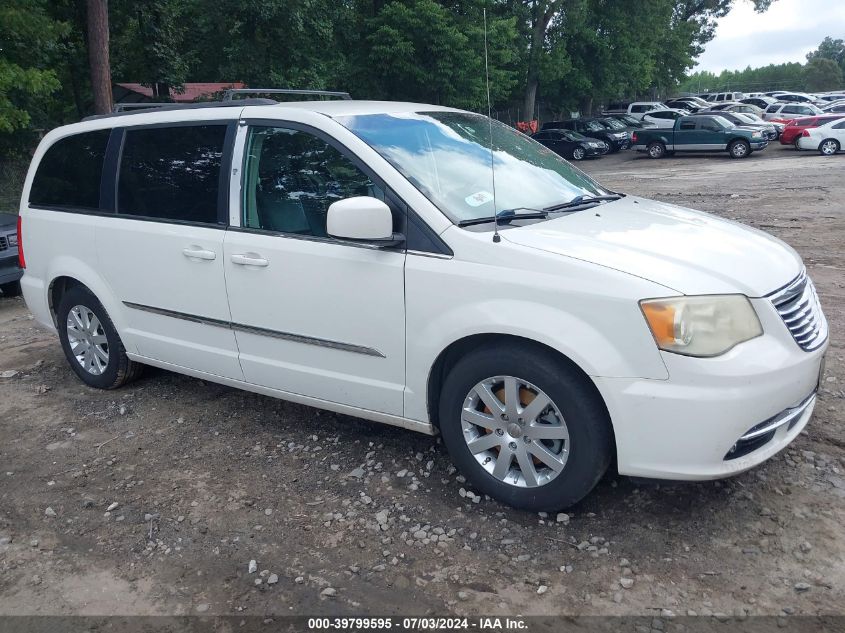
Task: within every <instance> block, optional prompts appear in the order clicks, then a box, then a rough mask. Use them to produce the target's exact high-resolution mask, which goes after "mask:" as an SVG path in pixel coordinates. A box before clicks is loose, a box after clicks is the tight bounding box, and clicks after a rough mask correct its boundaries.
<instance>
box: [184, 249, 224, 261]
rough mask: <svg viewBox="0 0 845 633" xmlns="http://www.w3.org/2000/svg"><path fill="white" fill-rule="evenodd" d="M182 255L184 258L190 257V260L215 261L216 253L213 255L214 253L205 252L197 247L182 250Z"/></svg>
mask: <svg viewBox="0 0 845 633" xmlns="http://www.w3.org/2000/svg"><path fill="white" fill-rule="evenodd" d="M182 254H183V255H184V256H185V257H190V258H192V259H207V260H212V259H217V253H215V252H214V251H209V250H206V249H204V248H199V247H196V248H183V249H182Z"/></svg>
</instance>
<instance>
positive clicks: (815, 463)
mask: <svg viewBox="0 0 845 633" xmlns="http://www.w3.org/2000/svg"><path fill="white" fill-rule="evenodd" d="M583 167H584V169H585V170H586V171H588V172H590V173H592V174H594V175H595V176H596V177H598V178H599V179H600V180H601V181H602V182H604V183H606V184H607V185H609V186H611V187H613V188H617V189H619V190H622V191H626V192H629V193H633V194H638V195H642V196H646V197H652V198H656V199H659V200H665V201H670V202H677V203H680V204H684V205H687V206H690V207H694V208H698V209H702V210H705V211H709V212H713V213H716V214H719V215H721V216H724V217H729V218H734V219H738V220H740V221H742V222H745V223H747V224H750V225H752V226H756V227H759V228H762V229H765V230H767V231H770V232H771V233H773V234H775V235H777V236H779V237H781V238H783V239H785V240H786V241H788V242H789V243H790V244H792V245H793V246H794V247H795V248H797V250H798V251H799V252H800V253H801V255H802V256H803V257H804V259H805V261H806V263H807V266H808V269H809V272H810V274H811V275H812V277H813V278H814V280H815V282H816V284H817V286H818V289H819V292H820V294H821V298H822V303H823V304H824V307H825V310H826V313H827V316H828V319H829V320H830V323H831V339H832V340H831V348H830V350H829V352H828V365H827V366H828V369H827V378H826V381H825V382H824V389H823V391H822V392H821V395H820V398H819V403H818V405H817V407H816V414H815V416H814V418H813V420H812V421H811V423H810V425H809V426H808V428H807V430H806V431H805V432H804V433H803V434H802V435H801V436H800V437H799V438H798V440H797V441H796V442H795V443H794V444H793V445H792V446H791V447H790V448H789V449H788V450H786V451H784V452H782V453H781V454H780V455H778V456H776V457H775V458H774V459H772V460H771V461H770V462H768V463H767V464H765V465H763V466H761V467H759V468H757V469H755V470H753V471H751V472H749V473H746V474H744V475H742V476H739V477H736V478H734V479H729V480H724V481H721V482H708V483H695V484H677V485H668V484H654V483H649V484H646V483H638V482H633V481H631V480H629V479H627V478H624V477H618V476H616V475H615V474H609V475H608V476H607V477H606V478H605V479H604V480H603V481H602V482H601V483H600V485H599V487H598V488H597V489H596V491H595V492H594V493H593V494H592V495H590V496H589V497H588V498H587V500H585V501H584V502H582V503H581V504H580V505H579V506H577V507H576V508H574V509H572V510H571V511H570V512H569V513H568V514H560V515H552V516H545V515H542V514H541V515H539V516H538V515H537V514H530V513H525V512H519V511H515V510H512V509H510V508H507V507H504V506H502V505H500V504H498V503H496V502H493V501H490V500H488V499H483V498H480V497H478V496H476V495H475V494H474V492H473V491H472V490H470V489H469V488H468V487H467V486H466V484H464V482H463V480H462V478H461V477H459V476H458V475H457V473H455V471H454V469H453V468H452V467H451V466H450V464H449V460H448V457H447V455H446V453H445V451H444V449H443V447H442V445H441V444H440V442H439V441H438V440H437V438H432V437H427V436H423V435H418V434H415V433H412V432H409V431H403V430H401V429H396V428H391V427H386V426H379V425H377V424H371V423H369V422H365V421H362V420H358V419H354V418H350V417H345V416H342V415H335V414H333V413H327V412H321V411H318V410H315V409H310V408H306V407H302V406H298V405H294V404H289V403H285V402H282V401H277V400H272V399H270V398H265V397H261V396H257V395H253V394H249V393H245V392H239V391H236V390H233V389H229V388H226V387H221V386H218V385H214V384H209V383H206V382H202V381H200V380H195V379H193V378H188V377H184V376H180V375H176V374H171V373H167V372H163V371H158V370H150V371H149V372H148V373H147V374H146V375H145V377H144V378H143V379H141V380H140V381H138V382H136V383H134V384H132V385H131V386H129V387H127V388H124V389H120V390H118V391H113V392H104V391H95V390H92V389H88V388H87V387H85V386H84V385H82V384H81V383H80V382H79V381H78V380H77V379H76V378H75V376H74V375H73V374H72V373H71V371H70V370H69V368H68V367H67V365H66V363H65V360H64V358H63V356H62V353H61V350H60V347H59V345H58V342H57V340H56V339H55V338H54V337H53V336H52V335H50V334H48V333H45V332H43V331H42V330H40V329H38V328H37V327H36V326H35V325H34V323H33V321H32V319H31V317H30V315H29V314H28V312H27V310H26V307H25V306H24V304H23V302H22V301H21V300H20V299H7V298H0V344H2V346H3V354H2V357H0V375H2V376H4V377H2V378H0V482H2V486H0V572H2V573H0V614H57V615H64V614H87V615H103V614H122V615H128V614H175V615H179V614H192V613H202V614H225V615H241V614H243V615H264V614H271V613H272V614H321V613H331V614H344V613H346V614H439V615H444V614H447V613H463V614H476V613H486V614H491V613H499V614H506V613H519V614H526V615H527V614H643V615H654V616H661V615H663V616H667V615H670V614H672V613H674V614H684V615H685V614H720V613H724V614H732V615H743V614H770V615H783V614H836V613H842V612H843V605H845V564H843V561H845V534H843V528H842V526H843V522H845V521H843V520H845V407H843V403H845V390H843V389H845V384H843V379H845V365H844V364H843V343H842V342H843V328H845V312H843V309H845V301H843V292H844V291H843V281H845V277H843V272H842V271H843V268H845V261H843V243H845V216H843V207H842V200H843V193H845V178H843V173H845V156H836V157H832V158H822V157H820V156H817V155H810V154H802V155H798V154H796V153H795V152H794V151H792V150H791V149H787V148H782V147H781V146H772V147H770V148H768V149H767V150H765V151H764V152H762V153H759V154H755V155H754V156H752V157H751V158H749V159H746V160H742V161H735V160H730V159H729V158H727V157H722V156H714V157H709V158H705V157H680V156H679V157H675V158H667V159H664V160H661V161H652V160H649V159H646V158H642V157H641V156H638V155H636V154H634V153H632V152H624V153H622V154H621V155H615V156H610V157H606V158H603V159H601V160H597V161H591V162H588V163H584V164H583Z"/></svg>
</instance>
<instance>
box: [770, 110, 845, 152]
mask: <svg viewBox="0 0 845 633" xmlns="http://www.w3.org/2000/svg"><path fill="white" fill-rule="evenodd" d="M843 118H845V113H843V114H825V115H819V116H806V117H801V118H798V119H792V120H791V121H789V122H788V123H787V124H786V127H785V128H783V133H782V134H781V135H780V143H781V145H794V144H795V143H797V141H798V138H799V137H800V136H801V133H802V132H803V131H804V130H806V129H807V128H811V127H819V126H820V125H824V124H825V123H828V122H830V121H833V120H835V119H843ZM796 147H797V145H796Z"/></svg>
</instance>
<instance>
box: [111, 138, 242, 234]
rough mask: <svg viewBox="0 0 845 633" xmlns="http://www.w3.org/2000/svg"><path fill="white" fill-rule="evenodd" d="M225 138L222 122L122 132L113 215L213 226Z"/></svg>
mask: <svg viewBox="0 0 845 633" xmlns="http://www.w3.org/2000/svg"><path fill="white" fill-rule="evenodd" d="M225 138H226V125H225V124H222V125H181V126H174V127H155V128H138V129H133V130H127V131H126V137H125V139H124V141H123V152H122V155H121V159H120V172H119V174H118V185H117V212H118V213H119V214H121V215H135V216H141V217H147V218H158V219H162V220H172V221H176V222H197V223H204V224H216V223H217V195H218V192H219V189H220V164H221V162H222V160H223V145H224V141H225Z"/></svg>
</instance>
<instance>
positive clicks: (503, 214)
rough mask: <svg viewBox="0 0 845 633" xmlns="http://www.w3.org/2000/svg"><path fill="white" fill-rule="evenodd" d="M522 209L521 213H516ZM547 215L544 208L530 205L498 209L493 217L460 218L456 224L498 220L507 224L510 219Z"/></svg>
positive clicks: (528, 218)
mask: <svg viewBox="0 0 845 633" xmlns="http://www.w3.org/2000/svg"><path fill="white" fill-rule="evenodd" d="M518 211H523V213H518ZM547 217H549V214H548V213H547V212H546V210H540V209H532V208H531V207H516V208H514V209H503V210H502V211H499V212H498V213H497V214H496V215H495V217H494V216H492V215H491V216H487V217H483V218H470V219H469V220H461V221H460V222H458V226H462V227H463V226H472V225H474V224H486V223H487V222H498V223H499V224H507V223H508V222H510V221H511V220H515V219H520V220H545V219H546V218H547Z"/></svg>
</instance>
